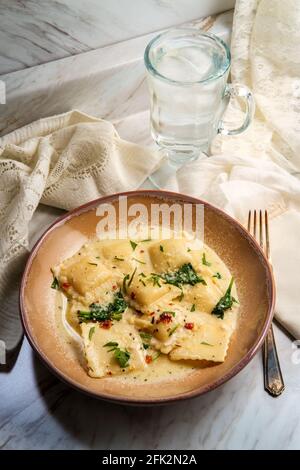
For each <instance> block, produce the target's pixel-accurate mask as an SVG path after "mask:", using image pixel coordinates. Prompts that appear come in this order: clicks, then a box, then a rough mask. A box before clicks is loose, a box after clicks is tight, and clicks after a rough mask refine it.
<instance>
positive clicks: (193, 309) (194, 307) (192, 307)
mask: <svg viewBox="0 0 300 470" xmlns="http://www.w3.org/2000/svg"><path fill="white" fill-rule="evenodd" d="M195 310H196V305H195V304H193V305H192V306H191V312H194V311H195Z"/></svg>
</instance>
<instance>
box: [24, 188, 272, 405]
mask: <svg viewBox="0 0 300 470" xmlns="http://www.w3.org/2000/svg"><path fill="white" fill-rule="evenodd" d="M123 195H125V196H127V198H128V206H129V207H130V205H131V204H135V203H143V204H145V205H146V206H148V207H150V204H152V203H162V202H164V203H167V204H168V205H171V204H174V203H178V204H180V205H183V204H186V203H191V204H199V203H202V204H203V206H204V221H205V224H204V241H205V243H206V244H208V245H209V246H210V247H211V248H213V250H215V251H216V253H217V254H218V255H219V256H220V257H221V258H222V259H223V261H224V262H225V263H226V264H227V266H228V267H229V269H230V270H231V272H232V274H233V276H234V278H235V281H236V284H237V289H238V295H239V301H240V318H239V322H238V327H237V329H236V331H235V333H234V335H233V337H232V339H231V344H230V347H229V350H228V354H227V358H226V360H225V362H224V363H222V364H216V365H214V366H212V367H206V368H200V369H196V370H194V371H193V372H191V373H189V374H188V375H185V376H184V377H183V378H176V379H172V378H170V379H168V380H164V381H162V382H158V383H149V384H148V383H147V382H144V383H138V384H136V383H132V382H128V383H126V382H122V381H120V380H118V379H117V380H116V379H115V378H114V379H112V378H102V379H94V378H91V377H89V376H88V375H87V373H86V371H85V369H84V366H83V364H82V359H81V358H80V357H79V355H78V349H76V348H74V345H73V344H72V341H67V340H66V336H65V335H62V334H61V329H60V326H59V320H58V319H57V316H56V313H55V312H56V311H57V309H56V308H55V301H56V300H55V299H56V291H55V290H53V289H51V288H50V285H51V282H52V274H51V271H50V268H51V267H52V266H54V265H56V264H59V263H60V262H61V261H62V260H63V259H65V258H67V257H69V256H71V255H72V254H74V253H75V252H76V251H77V250H78V249H79V248H80V247H81V245H82V244H83V243H85V242H86V241H88V240H89V239H91V238H94V237H95V236H96V226H97V223H98V221H99V217H98V216H97V214H96V209H97V208H98V206H99V205H101V204H106V203H111V204H114V205H115V207H117V206H118V203H119V202H118V201H119V194H117V195H111V196H107V197H103V198H100V199H97V200H95V201H92V202H89V203H88V204H85V205H83V206H81V207H79V208H77V209H75V210H73V211H71V212H69V213H66V214H65V215H63V216H62V217H60V218H59V219H58V220H57V221H56V222H55V223H53V224H52V225H51V226H50V227H49V228H48V229H47V230H46V231H45V233H44V234H43V235H42V237H41V238H40V239H39V241H38V242H37V243H36V245H35V247H34V248H33V250H32V252H31V254H30V256H29V259H28V261H27V265H26V268H25V271H24V275H23V279H22V284H21V290H20V310H21V317H22V322H23V326H24V329H25V333H26V335H27V338H28V340H29V342H30V344H31V346H32V347H33V349H34V350H35V351H36V353H37V354H38V356H39V357H40V358H41V359H42V360H43V361H44V363H45V364H46V365H47V366H48V367H49V368H50V369H51V371H53V372H54V373H55V374H56V375H57V376H58V377H59V378H60V379H61V380H63V381H64V382H66V383H68V384H70V385H71V386H73V387H75V388H76V389H77V390H80V391H82V392H85V393H87V394H89V395H91V396H93V397H97V398H100V399H105V400H110V401H114V402H119V403H126V404H135V405H156V404H165V403H170V402H175V401H177V400H183V399H186V398H191V397H195V396H198V395H201V394H203V393H206V392H208V391H210V390H213V389H215V388H216V387H218V386H220V385H221V384H223V383H224V382H226V381H227V380H229V379H231V378H232V377H233V376H235V375H236V374H237V373H238V372H240V371H241V370H242V369H243V368H244V367H245V366H246V365H247V364H248V363H249V361H250V360H251V359H252V358H253V356H254V355H255V354H256V353H257V351H258V350H259V348H260V347H261V345H262V343H263V340H264V338H265V335H266V333H267V331H268V328H269V326H270V323H271V321H272V315H273V309H274V300H275V288H274V280H273V276H272V270H271V269H270V266H269V264H268V261H267V260H266V258H265V256H264V254H263V252H262V251H261V249H260V247H259V245H258V244H257V243H256V242H255V240H254V239H253V238H252V237H251V236H250V235H249V233H248V232H247V231H246V230H245V229H244V228H243V226H242V225H240V224H239V223H238V222H237V221H235V220H234V219H233V218H231V217H229V216H228V215H226V214H225V213H224V212H222V211H221V210H219V209H217V208H215V207H213V206H212V205H210V204H208V203H206V202H204V201H200V200H198V199H194V198H191V197H188V196H185V195H181V194H177V193H170V192H164V191H148V190H142V191H134V192H129V193H124V194H123Z"/></svg>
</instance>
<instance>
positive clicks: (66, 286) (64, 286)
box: [62, 282, 71, 289]
mask: <svg viewBox="0 0 300 470" xmlns="http://www.w3.org/2000/svg"><path fill="white" fill-rule="evenodd" d="M62 287H63V289H69V287H71V284H69V283H68V282H64V283H63V284H62Z"/></svg>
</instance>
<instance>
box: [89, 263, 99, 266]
mask: <svg viewBox="0 0 300 470" xmlns="http://www.w3.org/2000/svg"><path fill="white" fill-rule="evenodd" d="M88 264H90V265H91V266H98V264H97V263H88Z"/></svg>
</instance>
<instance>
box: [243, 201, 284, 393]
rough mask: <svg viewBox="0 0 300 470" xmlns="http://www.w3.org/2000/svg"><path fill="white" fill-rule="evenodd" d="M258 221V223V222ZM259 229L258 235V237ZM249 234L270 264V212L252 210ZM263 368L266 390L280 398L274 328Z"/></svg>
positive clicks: (267, 342) (278, 367)
mask: <svg viewBox="0 0 300 470" xmlns="http://www.w3.org/2000/svg"><path fill="white" fill-rule="evenodd" d="M257 219H258V221H257ZM257 229H258V235H257ZM248 232H250V234H251V235H252V236H253V237H254V238H255V239H256V240H257V242H258V243H259V245H260V247H261V249H262V250H263V251H264V253H265V256H266V258H267V260H268V261H269V263H270V264H271V262H270V237H269V220H268V212H267V211H264V216H263V213H262V211H261V210H260V211H259V217H257V211H256V210H254V211H253V212H252V211H251V210H250V211H249V214H248ZM263 367H264V385H265V390H266V391H267V392H268V393H269V394H270V395H272V397H278V396H279V395H281V393H282V392H283V391H284V382H283V378H282V373H281V369H280V364H279V359H278V355H277V349H276V343H275V338H274V332H273V326H272V324H271V327H270V329H269V331H268V333H267V336H266V339H265V342H264V347H263Z"/></svg>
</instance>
